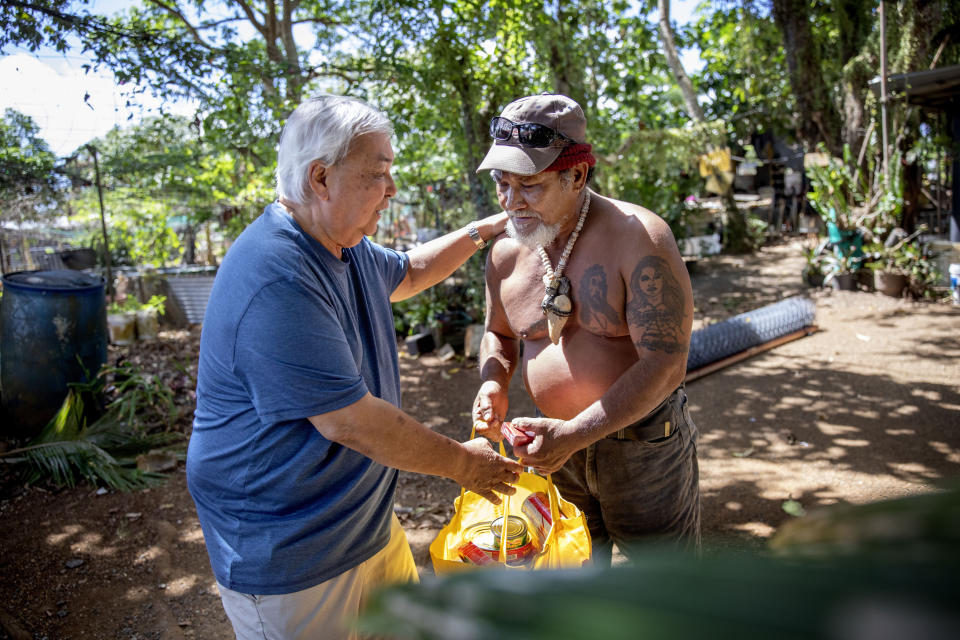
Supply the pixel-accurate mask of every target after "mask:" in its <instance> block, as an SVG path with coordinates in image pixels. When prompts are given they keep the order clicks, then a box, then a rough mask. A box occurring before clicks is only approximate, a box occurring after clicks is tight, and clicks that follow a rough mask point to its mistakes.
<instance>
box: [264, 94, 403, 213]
mask: <svg viewBox="0 0 960 640" xmlns="http://www.w3.org/2000/svg"><path fill="white" fill-rule="evenodd" d="M365 133H384V134H386V135H388V136H389V135H393V125H392V124H391V123H390V120H388V119H387V116H386V115H384V114H383V113H382V112H381V111H378V110H377V109H375V108H374V107H372V106H370V105H369V104H367V103H366V102H363V101H362V100H358V99H356V98H351V97H348V96H334V95H327V94H322V95H318V96H314V97H312V98H310V99H308V100H307V101H305V102H304V103H303V104H301V105H300V106H299V107H297V108H296V109H295V110H294V112H293V113H291V114H290V117H289V118H288V119H287V123H286V124H285V125H284V127H283V132H282V133H281V134H280V143H279V144H278V145H277V196H278V197H280V198H283V199H285V200H289V201H290V202H292V203H294V204H304V203H305V201H306V199H307V193H308V184H309V180H310V164H311V163H312V162H314V161H317V160H319V161H320V162H322V163H323V164H324V165H327V166H332V165H335V164H337V163H338V162H340V161H341V160H343V159H344V157H346V155H347V152H348V151H349V150H350V144H351V143H352V142H353V140H354V139H355V138H357V137H358V136H361V135H363V134H365Z"/></svg>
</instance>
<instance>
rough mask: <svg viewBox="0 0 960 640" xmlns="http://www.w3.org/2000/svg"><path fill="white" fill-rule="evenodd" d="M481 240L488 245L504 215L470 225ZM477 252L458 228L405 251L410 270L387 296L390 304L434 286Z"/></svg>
mask: <svg viewBox="0 0 960 640" xmlns="http://www.w3.org/2000/svg"><path fill="white" fill-rule="evenodd" d="M473 224H474V226H475V227H476V228H477V231H478V232H479V233H480V237H481V238H483V240H485V241H487V242H490V241H491V240H493V238H495V237H496V236H498V235H499V234H500V233H501V232H503V229H504V227H505V226H506V224H507V214H506V213H499V214H497V215H493V216H488V217H486V218H484V219H483V220H478V221H476V222H474V223H473ZM476 251H477V245H476V243H475V242H474V241H473V239H472V238H471V237H470V235H469V234H468V233H467V228H466V227H464V228H463V229H458V230H457V231H453V232H451V233H448V234H447V235H445V236H442V237H440V238H437V239H436V240H431V241H430V242H428V243H426V244H423V245H420V246H419V247H416V248H414V249H411V250H410V251H408V252H407V256H409V258H410V268H409V269H408V270H407V275H406V276H405V277H404V278H403V281H402V282H401V283H400V285H399V286H398V287H397V288H396V289H395V290H394V291H393V293H392V294H391V295H390V302H398V301H400V300H406V299H407V298H409V297H411V296H415V295H416V294H418V293H420V292H421V291H423V290H424V289H428V288H430V287H432V286H433V285H435V284H437V283H438V282H440V281H441V280H443V279H444V278H446V277H447V276H449V275H450V274H451V273H453V272H454V271H456V269H457V267H459V266H460V265H462V264H463V263H464V262H466V261H467V259H468V258H469V257H470V256H472V255H473V254H474V253H475V252H476Z"/></svg>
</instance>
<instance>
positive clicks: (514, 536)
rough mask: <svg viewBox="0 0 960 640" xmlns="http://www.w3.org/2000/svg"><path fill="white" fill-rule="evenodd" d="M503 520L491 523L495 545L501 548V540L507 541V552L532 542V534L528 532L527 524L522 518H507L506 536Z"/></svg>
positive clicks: (498, 519)
mask: <svg viewBox="0 0 960 640" xmlns="http://www.w3.org/2000/svg"><path fill="white" fill-rule="evenodd" d="M503 521H504V520H503V518H497V519H496V520H494V521H493V522H491V523H490V531H492V532H493V538H494V544H496V545H497V548H498V549H499V548H500V544H501V540H506V544H507V551H509V550H511V549H517V548H518V547H522V546H523V545H525V544H527V543H528V542H530V534H529V533H528V530H527V522H526V520H524V519H523V518H521V517H520V516H507V529H506V535H504V531H503Z"/></svg>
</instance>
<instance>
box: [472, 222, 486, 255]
mask: <svg viewBox="0 0 960 640" xmlns="http://www.w3.org/2000/svg"><path fill="white" fill-rule="evenodd" d="M467 235H469V236H470V239H471V240H473V244H475V245H477V249H483V248H484V247H485V246H487V241H486V240H484V239H483V237H482V236H481V235H480V232H479V231H477V227H476V226H475V225H474V224H473V223H472V222H471V223H470V224H468V225H467Z"/></svg>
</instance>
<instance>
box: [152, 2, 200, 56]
mask: <svg viewBox="0 0 960 640" xmlns="http://www.w3.org/2000/svg"><path fill="white" fill-rule="evenodd" d="M147 1H148V2H150V3H151V4H153V5H154V6H157V7H159V8H161V9H163V10H164V11H166V12H167V13H169V14H170V15H172V16H173V17H175V18H177V19H178V20H179V21H180V22H181V23H183V26H184V27H186V29H187V31H189V32H190V35H192V36H193V39H194V41H195V42H196V43H197V44H199V45H200V46H201V47H204V48H206V49H213V47H212V46H210V44H209V43H208V42H207V41H206V40H204V39H203V36H201V35H200V32H199V31H197V28H196V27H194V26H193V25H192V24H190V21H189V20H187V17H186V16H185V15H183V13H182V12H181V11H180V8H179V6H176V5H175V6H172V7H171V6H170V5H168V4H167V3H165V2H161V1H160V0H147Z"/></svg>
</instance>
